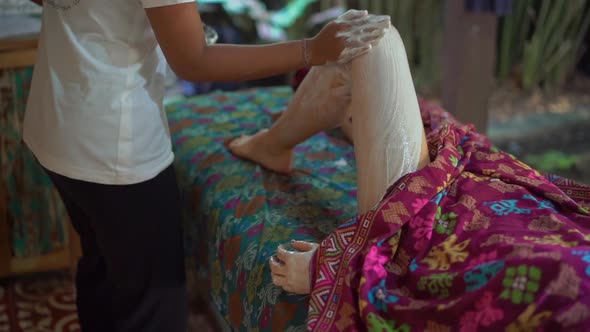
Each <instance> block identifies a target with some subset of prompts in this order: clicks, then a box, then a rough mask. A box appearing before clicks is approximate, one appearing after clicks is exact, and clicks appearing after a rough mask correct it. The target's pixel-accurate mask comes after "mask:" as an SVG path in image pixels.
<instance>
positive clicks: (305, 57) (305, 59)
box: [301, 38, 311, 67]
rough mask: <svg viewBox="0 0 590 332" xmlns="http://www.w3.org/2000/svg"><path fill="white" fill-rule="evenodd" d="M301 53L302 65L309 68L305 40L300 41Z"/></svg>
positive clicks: (308, 55) (309, 60) (309, 62)
mask: <svg viewBox="0 0 590 332" xmlns="http://www.w3.org/2000/svg"><path fill="white" fill-rule="evenodd" d="M301 51H302V52H303V64H304V65H305V67H311V59H310V58H311V56H310V54H309V48H308V47H307V39H306V38H303V39H301Z"/></svg>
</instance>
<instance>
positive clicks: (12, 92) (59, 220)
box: [0, 67, 67, 258]
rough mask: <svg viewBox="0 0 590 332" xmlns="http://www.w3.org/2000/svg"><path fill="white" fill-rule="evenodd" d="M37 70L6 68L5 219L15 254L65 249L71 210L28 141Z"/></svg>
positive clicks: (1, 82)
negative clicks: (29, 109) (28, 115)
mask: <svg viewBox="0 0 590 332" xmlns="http://www.w3.org/2000/svg"><path fill="white" fill-rule="evenodd" d="M32 72H33V68H32V67H28V68H20V69H10V70H0V218H5V220H7V221H8V224H9V227H10V230H11V234H10V239H11V242H12V254H13V256H15V257H19V258H22V257H31V256H38V255H41V254H47V253H50V252H53V251H55V250H59V249H63V248H64V245H65V242H66V233H65V228H66V227H65V226H66V222H67V213H66V211H65V208H64V206H63V204H62V202H61V199H60V197H59V195H58V193H57V191H55V189H54V188H53V185H52V184H51V181H50V180H49V177H47V175H46V174H45V172H44V171H43V169H41V167H40V166H39V163H38V162H37V160H35V157H34V156H33V154H32V153H31V152H30V151H29V150H28V148H27V147H26V145H25V144H24V143H23V142H22V124H23V119H24V114H25V108H26V100H27V97H28V92H29V85H30V83H31V78H32Z"/></svg>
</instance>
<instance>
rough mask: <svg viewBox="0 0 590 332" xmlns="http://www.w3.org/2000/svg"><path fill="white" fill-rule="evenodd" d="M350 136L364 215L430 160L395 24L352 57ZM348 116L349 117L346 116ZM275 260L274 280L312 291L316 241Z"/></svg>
mask: <svg viewBox="0 0 590 332" xmlns="http://www.w3.org/2000/svg"><path fill="white" fill-rule="evenodd" d="M350 74H351V82H352V92H351V96H352V101H351V110H352V137H353V140H354V146H355V156H356V162H357V183H358V190H357V199H358V206H359V213H360V214H363V213H365V212H367V211H368V210H370V209H372V208H373V207H374V206H375V205H376V204H378V203H379V202H380V201H381V199H382V198H383V195H384V194H385V191H386V190H387V188H388V187H389V186H390V185H392V184H393V183H394V182H395V181H397V180H398V179H399V178H400V177H401V176H403V175H405V174H407V173H410V172H413V171H416V170H417V169H418V168H420V167H423V166H424V165H426V164H427V163H428V162H429V158H428V149H427V146H426V140H425V135H424V127H423V124H422V119H421V118H420V111H419V108H418V100H417V97H416V93H415V91H414V86H413V84H412V77H411V74H410V68H409V64H408V60H407V57H406V54H405V49H404V45H403V43H402V40H401V38H400V36H399V34H398V32H397V31H396V30H395V29H394V28H391V29H390V31H388V32H387V33H386V34H385V36H384V37H383V39H382V40H381V41H380V43H379V45H378V46H377V47H375V49H374V50H373V51H372V52H370V53H369V54H367V55H365V56H363V57H360V58H358V59H357V60H354V61H353V63H352V67H351V71H350ZM347 120H348V119H347ZM293 247H295V249H297V250H299V252H293V251H288V250H286V249H285V248H284V247H282V246H281V247H279V250H278V253H277V257H278V260H277V259H274V258H271V262H270V265H271V271H272V277H273V282H274V283H275V284H276V285H278V286H281V287H283V288H284V289H285V290H287V291H291V292H295V293H309V292H310V279H309V278H310V276H309V262H310V260H311V258H312V257H313V254H314V251H315V250H316V249H317V247H318V245H317V244H315V243H307V242H298V241H296V242H294V243H293Z"/></svg>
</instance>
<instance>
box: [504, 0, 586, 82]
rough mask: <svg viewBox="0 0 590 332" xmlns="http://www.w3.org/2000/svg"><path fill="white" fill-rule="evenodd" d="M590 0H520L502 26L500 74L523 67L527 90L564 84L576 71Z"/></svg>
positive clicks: (522, 78)
mask: <svg viewBox="0 0 590 332" xmlns="http://www.w3.org/2000/svg"><path fill="white" fill-rule="evenodd" d="M588 4H589V1H588V0H568V1H561V0H536V1H535V0H519V1H514V12H513V14H512V15H510V16H508V17H506V18H505V19H504V20H503V22H502V25H501V39H500V51H499V62H498V77H499V79H500V80H504V79H507V78H508V76H509V75H510V74H511V73H512V72H513V69H514V68H515V66H519V67H520V69H521V70H520V72H519V74H520V77H519V80H520V83H521V84H522V87H523V88H524V89H525V90H531V89H534V88H536V87H539V86H540V85H543V86H544V87H545V88H546V89H554V88H556V87H559V86H561V85H562V84H563V83H564V81H565V79H566V78H567V76H568V75H569V74H571V72H572V71H573V70H574V68H575V65H576V62H577V61H578V59H579V56H580V54H581V52H582V51H583V50H584V46H585V45H583V40H584V36H585V35H586V33H587V32H588V26H589V24H590V9H589V6H588Z"/></svg>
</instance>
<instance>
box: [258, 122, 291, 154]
mask: <svg viewBox="0 0 590 332" xmlns="http://www.w3.org/2000/svg"><path fill="white" fill-rule="evenodd" d="M259 138H260V141H259V143H260V144H262V145H263V146H264V147H265V149H266V150H267V151H268V152H269V153H271V154H273V155H282V154H288V153H291V152H292V151H293V148H294V146H291V145H290V144H287V143H282V140H281V138H282V137H281V135H280V134H279V133H276V132H275V131H274V130H273V128H271V129H269V130H266V131H264V132H260V137H259Z"/></svg>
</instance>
